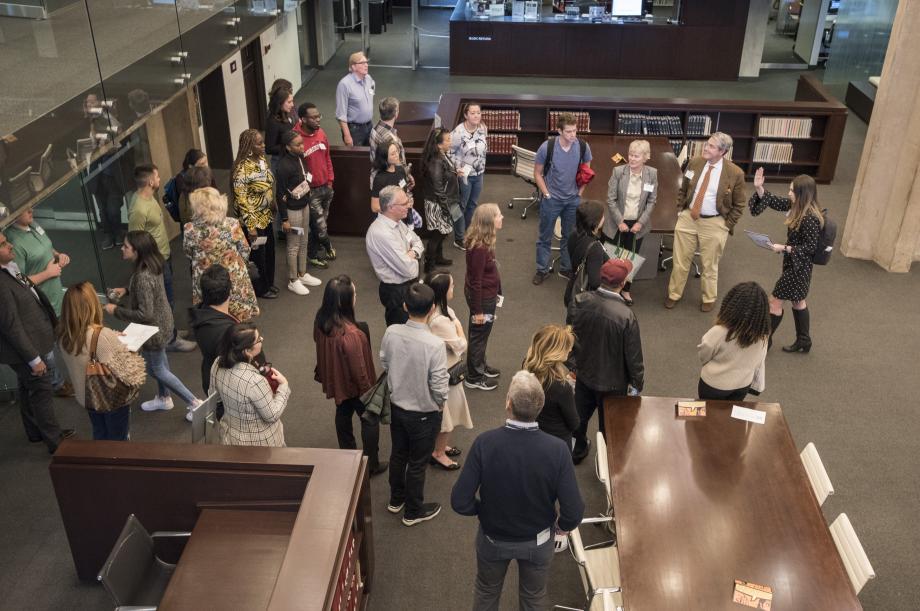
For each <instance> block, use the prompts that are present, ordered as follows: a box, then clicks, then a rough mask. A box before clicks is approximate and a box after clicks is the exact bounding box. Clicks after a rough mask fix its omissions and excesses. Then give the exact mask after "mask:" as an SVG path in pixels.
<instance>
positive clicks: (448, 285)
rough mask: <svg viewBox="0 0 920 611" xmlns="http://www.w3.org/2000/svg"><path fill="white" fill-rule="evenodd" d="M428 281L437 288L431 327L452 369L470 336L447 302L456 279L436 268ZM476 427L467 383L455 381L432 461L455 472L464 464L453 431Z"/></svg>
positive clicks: (462, 353)
mask: <svg viewBox="0 0 920 611" xmlns="http://www.w3.org/2000/svg"><path fill="white" fill-rule="evenodd" d="M425 284H427V285H428V286H430V287H431V290H433V291H434V304H435V310H434V314H433V315H432V316H431V319H430V320H429V321H428V328H429V329H431V332H432V333H434V334H435V335H436V336H438V337H440V338H441V339H442V340H444V346H445V347H446V348H447V368H448V370H449V369H450V368H451V367H453V366H454V365H456V364H457V363H459V362H461V359H462V358H463V356H464V352H466V337H465V336H464V334H463V325H462V324H461V323H460V319H459V318H457V314H456V313H455V312H454V310H453V308H451V307H450V306H449V305H447V302H448V301H450V300H452V299H453V298H454V278H453V276H451V275H450V274H449V273H447V272H445V271H434V272H431V273H430V274H428V275H427V276H425ZM458 426H462V427H463V428H467V429H471V428H473V420H472V418H470V407H469V405H468V404H467V402H466V392H465V391H464V390H463V384H454V385H452V386H450V390H449V391H448V393H447V403H445V404H444V411H443V412H441V432H440V433H438V436H437V438H436V439H435V442H434V452H432V453H431V460H430V462H431V464H432V465H434V466H436V467H440V468H442V469H444V470H446V471H454V470H456V469H459V468H460V464H459V463H457V462H456V461H454V460H452V458H453V457H455V456H460V453H461V450H460V448H458V447H456V446H450V445H448V443H449V442H450V433H451V431H453V430H454V429H455V428H456V427H458Z"/></svg>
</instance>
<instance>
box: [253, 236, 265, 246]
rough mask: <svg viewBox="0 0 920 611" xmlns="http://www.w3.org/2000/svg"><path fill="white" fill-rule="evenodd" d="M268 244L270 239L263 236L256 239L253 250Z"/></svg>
mask: <svg viewBox="0 0 920 611" xmlns="http://www.w3.org/2000/svg"><path fill="white" fill-rule="evenodd" d="M267 242H268V238H267V237H265V236H264V235H263V236H259V237H257V238H256V239H255V241H254V242H253V243H252V249H253V250H255V249H256V248H258V247H259V246H262V245H263V244H266V243H267Z"/></svg>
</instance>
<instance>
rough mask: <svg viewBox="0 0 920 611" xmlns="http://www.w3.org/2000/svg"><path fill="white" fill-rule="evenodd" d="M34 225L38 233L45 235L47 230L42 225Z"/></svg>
mask: <svg viewBox="0 0 920 611" xmlns="http://www.w3.org/2000/svg"><path fill="white" fill-rule="evenodd" d="M34 227H35V233H37V234H38V235H45V230H44V229H42V227H41V225H34Z"/></svg>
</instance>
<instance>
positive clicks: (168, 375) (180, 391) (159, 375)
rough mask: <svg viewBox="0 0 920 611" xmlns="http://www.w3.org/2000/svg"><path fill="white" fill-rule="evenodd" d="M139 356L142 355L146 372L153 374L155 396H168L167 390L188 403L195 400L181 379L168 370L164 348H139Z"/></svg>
mask: <svg viewBox="0 0 920 611" xmlns="http://www.w3.org/2000/svg"><path fill="white" fill-rule="evenodd" d="M141 356H143V357H144V363H146V365H147V374H148V375H150V376H153V377H154V378H155V379H156V381H157V396H158V397H168V396H169V391H173V392H174V393H176V394H177V395H179V396H180V397H181V398H182V400H183V401H185V402H186V403H188V404H190V405H191V403H192V401H194V400H195V395H193V394H192V391H190V390H189V389H188V388H186V387H185V384H183V383H182V380H180V379H179V378H177V377H176V376H175V375H174V374H173V372H172V371H170V370H169V361H168V360H167V359H166V350H165V349H163V348H160V349H159V350H141Z"/></svg>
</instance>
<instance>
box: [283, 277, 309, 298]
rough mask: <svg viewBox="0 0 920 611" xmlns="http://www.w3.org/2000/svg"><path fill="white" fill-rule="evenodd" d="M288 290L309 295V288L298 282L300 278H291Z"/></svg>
mask: <svg viewBox="0 0 920 611" xmlns="http://www.w3.org/2000/svg"><path fill="white" fill-rule="evenodd" d="M288 290H289V291H291V292H292V293H295V294H297V295H309V294H310V289H308V288H307V287H305V286H304V285H302V284H301V283H300V280H291V281H290V282H288Z"/></svg>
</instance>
